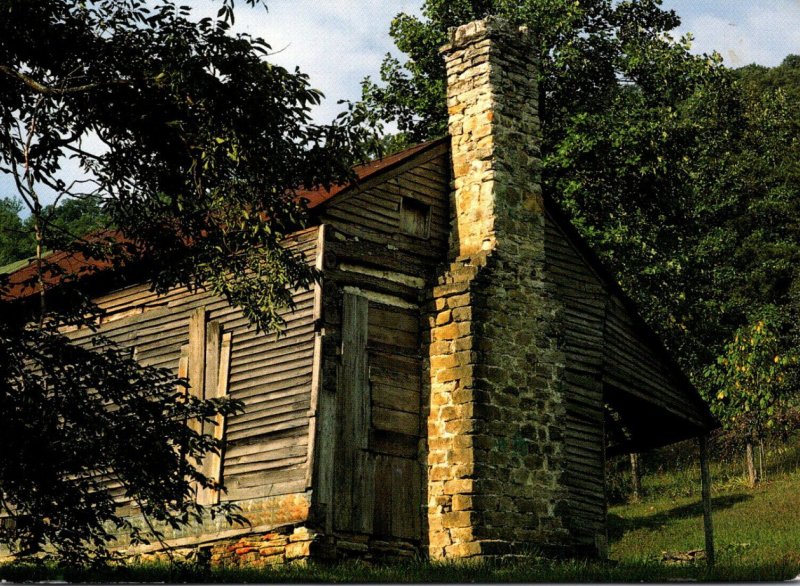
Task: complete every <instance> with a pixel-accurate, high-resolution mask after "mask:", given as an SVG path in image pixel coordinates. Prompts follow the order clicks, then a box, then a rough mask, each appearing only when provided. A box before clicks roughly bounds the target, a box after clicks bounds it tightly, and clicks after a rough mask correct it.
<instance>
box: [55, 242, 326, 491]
mask: <svg viewBox="0 0 800 586" xmlns="http://www.w3.org/2000/svg"><path fill="white" fill-rule="evenodd" d="M318 231H319V229H318V228H312V229H309V230H305V231H303V232H300V233H298V234H296V235H293V236H292V237H291V238H289V239H287V242H286V244H287V246H289V247H291V248H292V249H294V250H295V251H296V252H297V253H298V254H302V255H303V257H304V259H305V261H306V262H309V263H314V262H315V261H316V257H317V253H318V250H317V248H318ZM314 296H315V291H314V288H312V289H310V290H299V291H295V292H294V293H293V299H294V302H295V304H296V308H295V310H294V311H293V312H290V311H288V310H286V311H283V312H282V314H281V315H282V317H283V318H284V319H285V321H286V326H285V328H284V329H282V330H281V332H280V334H265V333H257V332H256V331H255V329H254V328H252V327H250V326H249V325H248V323H247V320H246V319H245V318H244V316H243V315H242V313H241V311H240V310H238V309H235V308H233V307H231V306H230V305H229V304H228V303H227V301H225V300H224V299H222V298H220V297H216V296H214V295H212V294H211V293H209V292H207V291H196V292H190V291H187V290H186V289H174V290H172V291H169V292H168V293H167V294H165V295H162V296H157V295H155V293H153V292H151V291H150V290H149V287H148V286H147V285H133V286H130V287H126V288H125V289H122V290H119V291H114V292H112V293H109V294H107V295H104V296H102V297H100V298H98V299H97V300H96V301H97V303H98V304H99V305H100V306H101V307H103V308H104V309H106V311H107V312H109V315H108V316H107V317H105V318H104V320H103V323H102V324H101V326H100V333H102V334H103V335H105V336H108V338H110V339H111V340H113V341H114V342H116V343H118V344H120V345H122V346H125V347H129V348H133V349H135V357H136V359H137V360H139V361H140V362H141V363H142V364H143V365H148V366H159V367H164V368H168V369H170V370H172V371H173V372H174V373H175V374H177V372H178V362H179V358H180V352H181V346H183V345H185V344H187V342H188V340H189V331H188V330H189V317H190V314H191V313H192V311H193V310H195V309H196V308H198V307H201V308H205V310H206V320H207V323H211V322H218V323H219V325H220V327H221V329H222V332H226V333H231V335H232V337H231V351H230V364H229V379H228V380H229V388H228V394H229V396H231V397H233V398H235V399H240V400H242V401H243V402H244V404H245V411H244V412H243V413H241V414H238V415H236V416H233V417H229V418H228V420H227V422H226V439H227V447H226V451H225V454H224V459H223V465H222V474H223V482H224V484H225V485H226V487H227V488H228V493H227V494H224V493H223V495H222V500H223V501H238V500H244V499H250V498H258V497H264V496H269V495H278V494H286V493H291V492H302V491H304V490H305V487H306V480H307V479H306V476H307V470H306V467H307V466H306V464H307V460H308V453H307V452H308V436H309V408H310V405H311V393H310V390H311V378H312V361H313V347H314V337H315V311H314V307H315V303H314ZM118 316H121V317H118ZM68 335H69V336H70V337H71V338H72V339H74V340H75V341H76V342H79V343H88V342H89V340H90V338H91V337H92V333H91V332H90V331H88V330H78V331H73V332H70V333H69V334H68ZM108 486H109V488H110V489H112V490H114V491H116V493H119V492H120V489H119V487H118V486H116V485H114V484H113V483H109V485H108ZM116 493H115V494H116ZM120 499H121V500H122V497H121V496H120Z"/></svg>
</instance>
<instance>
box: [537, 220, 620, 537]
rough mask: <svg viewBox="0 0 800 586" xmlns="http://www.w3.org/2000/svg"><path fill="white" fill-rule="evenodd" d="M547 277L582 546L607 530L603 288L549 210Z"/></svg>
mask: <svg viewBox="0 0 800 586" xmlns="http://www.w3.org/2000/svg"><path fill="white" fill-rule="evenodd" d="M545 230H546V232H545V259H546V270H547V276H548V278H549V279H550V280H551V281H552V282H554V283H555V284H556V288H557V292H558V298H559V301H560V303H561V305H562V319H563V330H562V331H563V332H564V347H563V348H564V353H565V355H566V367H565V369H564V375H563V376H564V395H565V396H564V400H565V407H566V411H567V413H566V418H565V422H564V432H563V433H564V444H565V452H566V459H565V460H566V461H565V473H564V484H565V486H566V489H567V491H568V494H569V503H568V514H567V515H566V517H567V519H566V521H567V524H568V526H569V528H570V530H571V532H572V535H573V538H574V539H575V540H576V541H577V542H578V543H579V544H581V545H582V546H585V547H594V546H595V545H596V540H597V537H598V536H601V537H602V536H603V535H605V519H606V499H605V464H604V452H603V450H604V447H605V437H604V429H603V380H602V374H603V330H604V320H605V305H606V298H607V296H606V293H605V291H604V289H603V286H602V284H601V283H600V281H599V280H598V279H597V278H596V277H595V276H594V274H593V273H592V271H591V269H590V268H589V267H588V266H587V264H586V262H585V261H584V259H583V258H582V257H581V256H580V254H578V252H577V251H576V250H575V248H574V247H573V246H572V244H571V243H570V241H569V239H568V238H567V236H566V235H565V234H564V232H563V231H562V230H561V229H560V228H559V227H558V226H557V225H556V223H555V222H554V221H553V219H552V218H551V217H550V216H547V218H546V222H545Z"/></svg>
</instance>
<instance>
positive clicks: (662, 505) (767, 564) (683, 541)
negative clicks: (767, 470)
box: [609, 478, 800, 579]
mask: <svg viewBox="0 0 800 586" xmlns="http://www.w3.org/2000/svg"><path fill="white" fill-rule="evenodd" d="M712 509H713V519H714V536H715V544H716V551H717V561H718V566H719V568H720V569H721V570H723V571H724V570H725V569H726V568H730V569H731V570H732V571H739V570H738V569H737V568H741V570H742V571H745V570H746V568H753V569H754V570H757V571H761V570H759V569H763V570H764V571H766V572H767V573H768V574H767V575H772V576H773V577H774V579H787V578H793V577H794V576H796V575H798V574H800V482H798V481H797V480H794V479H790V478H783V479H780V480H775V481H772V482H769V483H767V484H766V485H765V486H762V487H760V488H757V489H755V490H747V489H738V490H731V491H726V492H724V493H722V494H716V495H714V496H713V498H712ZM609 538H610V543H611V547H610V554H611V558H612V559H613V560H618V561H619V562H621V563H626V564H627V563H635V562H658V561H660V560H661V558H662V552H667V553H669V554H675V553H679V552H687V551H690V550H695V549H702V548H703V547H704V545H703V513H702V507H701V505H700V503H699V500H698V498H696V497H677V498H666V499H658V500H650V501H645V502H642V503H640V504H636V505H625V506H618V507H612V508H610V509H609ZM772 568H774V569H775V570H776V571H777V575H776V574H772V573H771V572H772Z"/></svg>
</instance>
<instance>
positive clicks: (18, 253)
mask: <svg viewBox="0 0 800 586" xmlns="http://www.w3.org/2000/svg"><path fill="white" fill-rule="evenodd" d="M22 209H23V204H22V202H21V201H20V200H19V199H16V198H15V199H12V198H5V199H0V267H3V266H4V265H9V264H11V263H15V262H16V261H21V260H25V259H27V258H30V257H32V256H34V255H35V254H36V238H35V230H34V227H33V224H34V216H32V215H29V216H28V217H27V218H25V219H22V218H21V217H20V212H21V211H22ZM40 215H41V217H42V219H43V223H44V225H45V229H46V230H48V231H49V234H48V235H47V236H46V240H47V241H48V243H49V245H50V246H56V247H60V246H65V247H66V246H69V244H70V243H71V242H73V241H75V240H79V239H81V238H83V237H84V236H86V235H87V234H90V233H92V232H95V231H98V230H101V229H105V228H110V227H111V225H110V221H109V218H108V216H107V215H106V214H105V212H103V209H102V207H101V205H100V202H99V201H98V200H97V198H92V197H90V198H81V199H66V200H62V201H61V203H60V204H59V205H53V204H49V205H45V206H44V207H43V208H42V210H41V214H40ZM56 243H57V244H56Z"/></svg>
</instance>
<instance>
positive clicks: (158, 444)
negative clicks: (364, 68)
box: [0, 0, 364, 561]
mask: <svg viewBox="0 0 800 586" xmlns="http://www.w3.org/2000/svg"><path fill="white" fill-rule="evenodd" d="M248 2H249V4H252V5H255V4H259V3H261V2H260V0H248ZM2 10H3V18H2V19H0V121H1V123H0V171H2V172H3V173H5V174H8V175H9V176H10V177H12V178H13V180H14V181H15V184H16V186H17V190H18V195H19V197H20V198H21V200H22V202H23V203H24V205H25V206H26V207H27V209H28V211H29V212H30V220H29V221H27V222H26V225H27V226H29V227H30V229H31V231H32V233H33V239H34V244H35V259H34V266H35V268H36V270H35V276H34V277H33V278H32V279H31V281H30V283H29V285H30V286H32V287H34V288H35V289H36V291H37V294H36V296H37V304H36V305H31V304H27V305H24V304H23V307H19V305H20V302H19V301H15V300H13V299H9V297H8V295H7V291H8V290H7V289H4V286H6V287H7V279H5V282H3V281H0V299H4V301H2V302H0V312H2V317H3V319H2V320H0V324H2V325H0V412H2V413H3V415H4V422H3V434H2V436H0V437H2V445H1V446H0V448H2V450H3V454H4V457H3V459H2V460H1V461H0V508H1V509H2V510H3V512H5V513H6V514H10V515H11V516H12V517H13V518H14V519H15V520H16V524H12V525H11V526H4V528H3V530H2V534H0V537H2V539H3V541H4V542H6V543H8V544H9V545H11V546H12V547H14V548H16V549H17V550H18V551H19V552H20V553H36V552H38V551H40V550H41V549H42V548H44V547H45V546H48V545H49V546H51V547H52V548H54V549H55V552H56V553H57V554H58V555H59V556H61V558H62V559H66V560H69V561H87V560H89V559H101V558H102V557H103V556H104V555H105V552H104V546H105V545H106V544H107V543H108V541H109V540H110V539H112V538H113V536H112V534H111V533H110V531H109V526H111V527H115V528H116V529H117V530H120V531H127V532H128V533H130V534H131V536H132V538H133V539H134V540H141V539H144V538H145V534H143V533H141V532H138V531H136V530H135V528H134V527H133V526H131V525H130V524H129V523H127V522H126V521H125V519H123V518H122V517H120V515H119V512H118V511H117V509H116V505H115V504H114V502H113V499H111V496H110V495H109V494H108V493H106V492H105V491H98V490H96V488H97V487H98V486H99V484H98V482H99V480H98V475H113V476H114V477H115V478H116V479H117V480H118V481H119V482H120V483H121V484H122V486H123V488H124V490H125V491H126V493H127V494H128V496H130V497H131V498H133V500H134V501H136V502H139V503H140V504H141V511H142V513H143V515H144V516H145V518H146V519H147V520H148V521H155V522H158V523H162V524H167V525H171V526H180V525H184V524H186V523H188V522H190V521H191V520H192V519H196V518H198V517H199V515H201V514H203V508H202V507H198V506H196V505H194V504H193V503H192V500H191V498H190V497H191V494H192V483H198V484H199V485H200V486H205V487H209V486H212V485H213V483H212V481H211V480H210V479H208V478H206V477H204V476H203V475H202V474H201V473H199V472H198V471H197V470H195V469H194V468H193V467H191V466H190V467H187V466H186V464H185V462H186V459H187V458H190V459H194V460H202V458H203V457H204V455H205V454H207V453H208V452H209V450H219V448H220V444H219V442H216V441H215V440H213V438H211V437H208V436H203V435H200V434H198V433H195V432H193V431H191V430H189V429H188V428H187V426H186V425H185V424H184V423H185V421H186V420H187V419H201V420H204V421H212V420H213V418H214V416H215V414H217V413H223V414H224V413H230V412H232V411H233V410H235V409H236V408H238V405H237V404H236V402H230V401H228V402H219V401H217V402H214V401H211V402H209V401H196V400H191V399H188V398H186V397H185V395H184V394H183V393H182V391H181V389H182V388H185V387H186V384H187V382H186V381H185V380H178V379H176V378H175V377H174V376H172V375H171V374H170V373H168V372H166V371H163V370H157V369H152V368H142V367H139V366H138V365H136V364H135V362H133V361H132V360H131V358H130V356H129V354H128V353H127V352H126V351H125V349H124V348H115V347H113V345H111V344H110V343H109V342H108V340H104V339H102V337H97V338H96V340H95V342H94V344H95V345H94V347H93V348H86V347H75V346H74V345H71V344H70V343H69V340H67V338H66V337H64V336H63V335H62V333H61V332H62V331H63V330H64V328H65V327H66V328H70V327H76V326H83V327H92V324H93V323H94V322H93V319H94V318H96V317H97V315H98V313H101V312H100V310H99V309H98V308H97V307H96V306H94V305H93V304H92V303H91V300H90V299H88V298H87V297H86V296H85V295H84V294H83V293H82V291H81V289H80V287H79V286H78V284H77V282H76V281H77V279H76V278H75V277H76V275H75V274H65V273H64V271H63V268H61V267H59V266H58V265H57V263H54V262H51V260H50V257H48V256H47V255H46V253H45V251H46V250H53V251H62V252H64V253H67V254H69V255H71V256H72V258H73V259H76V261H93V260H102V261H105V262H107V263H109V264H111V265H112V266H114V267H116V268H119V269H125V268H126V267H130V266H136V267H137V271H140V272H141V274H143V275H144V276H145V278H147V279H148V280H149V282H150V283H151V285H152V287H153V288H154V289H155V290H157V291H165V290H167V289H168V288H170V287H173V286H177V285H185V286H188V287H190V288H197V287H205V288H208V289H210V290H212V291H213V292H214V293H216V294H220V295H224V296H225V297H227V299H228V300H229V301H230V302H231V303H232V304H234V305H236V306H238V307H240V308H241V309H242V310H243V311H244V313H245V315H246V316H247V317H248V318H249V319H250V320H251V322H252V323H254V324H255V325H256V326H257V327H259V328H262V329H277V328H279V327H280V318H279V316H278V310H279V309H280V308H282V307H284V306H286V305H287V304H289V303H290V302H291V296H290V294H289V292H288V291H289V289H291V288H293V287H303V286H307V285H309V284H310V283H311V282H312V280H313V279H314V278H315V277H316V274H315V272H314V270H313V269H312V268H310V267H308V266H306V265H305V264H304V263H303V262H302V260H301V259H299V258H295V257H294V256H293V255H292V254H291V253H290V252H289V251H287V250H286V249H285V248H283V247H281V246H280V241H281V239H282V237H283V236H284V235H285V234H287V233H289V232H291V231H294V230H295V229H297V228H299V227H301V226H302V225H303V222H304V220H305V210H304V206H303V202H302V201H298V200H297V198H296V195H295V194H296V190H298V189H300V188H303V187H311V186H316V185H319V184H322V185H328V184H330V183H331V182H334V181H341V180H344V179H346V178H349V176H350V175H349V173H350V167H351V163H352V162H353V156H354V155H353V149H352V148H351V147H352V146H353V145H355V144H362V143H363V142H364V141H363V134H362V133H361V131H357V130H354V129H353V128H352V127H351V125H350V123H349V122H350V121H349V117H348V115H346V114H345V115H343V116H341V117H340V118H339V119H337V121H336V122H335V123H334V124H332V125H328V126H320V125H316V124H312V123H311V122H310V116H309V109H310V107H311V106H312V105H314V104H316V103H317V102H318V101H319V100H320V99H321V94H320V93H319V92H317V91H315V90H313V89H311V88H310V87H309V84H308V79H307V77H306V76H305V75H303V74H301V73H300V72H298V71H295V72H294V73H291V72H288V71H286V70H285V69H283V68H280V67H277V66H274V65H272V64H270V63H269V62H268V61H267V57H268V53H269V46H268V45H267V44H266V43H265V42H264V41H263V40H262V39H258V38H253V37H251V36H248V35H244V34H239V35H232V34H231V33H230V26H231V24H232V23H233V15H234V12H233V1H232V0H222V4H221V7H220V10H219V13H218V19H217V20H212V19H208V18H206V19H202V20H200V21H199V22H197V21H194V20H192V19H191V18H190V9H189V8H186V7H177V6H176V5H175V4H174V3H173V2H170V1H167V0H160V1H158V2H154V3H151V2H148V3H145V2H143V1H140V0H125V1H123V2H120V1H118V0H88V1H86V2H73V1H71V0H42V1H39V2H29V1H27V0H6V1H4V2H3V3H2ZM68 159H71V160H72V161H74V163H75V164H77V165H78V166H79V168H80V170H81V171H82V173H83V176H82V177H80V178H79V179H78V180H74V181H71V182H67V181H65V180H64V179H63V177H62V173H61V171H62V169H63V167H64V165H65V161H67V160H68ZM43 190H49V191H50V193H51V194H52V195H53V197H54V198H55V199H56V202H58V201H61V200H69V199H70V198H75V199H76V201H75V203H72V204H66V203H65V204H62V205H59V206H54V207H53V208H51V209H50V210H49V211H48V209H47V207H46V206H45V204H44V200H43V196H42V193H43ZM91 199H94V200H96V201H99V202H101V203H100V205H101V209H102V213H103V214H104V215H105V216H107V217H108V219H109V221H110V222H111V223H112V224H113V225H114V226H115V227H116V232H109V231H104V232H100V233H95V234H92V235H91V236H89V237H83V238H80V237H79V238H78V239H77V240H74V241H72V240H71V237H72V236H76V237H78V236H81V235H80V234H77V233H76V234H66V233H65V232H69V230H65V226H66V224H65V223H64V222H66V221H67V220H68V216H69V215H70V214H69V213H66V212H70V213H71V211H75V210H78V211H80V210H79V208H81V207H82V206H83V205H85V204H84V203H82V202H86V201H89V200H91ZM59 211H60V212H62V213H61V215H60V216H59V213H57V212H59ZM50 212H52V213H50ZM82 217H83V216H82ZM84 227H85V226H84ZM82 229H83V227H80V229H79V230H78V229H76V232H78V231H82ZM94 264H95V263H90V262H86V263H84V266H83V268H88V267H89V266H94ZM29 317H33V318H34V319H33V323H32V324H31V322H30V320H29V319H28V318H29ZM214 512H215V511H212V513H214ZM216 512H219V513H222V514H225V515H226V516H227V517H228V519H229V520H231V521H233V520H236V518H237V517H236V514H235V511H233V510H231V509H230V507H228V508H227V509H226V508H220V509H219V510H218V511H216ZM151 529H153V531H152V533H155V534H156V537H157V536H158V528H157V526H156V525H153V526H152V527H151Z"/></svg>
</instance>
